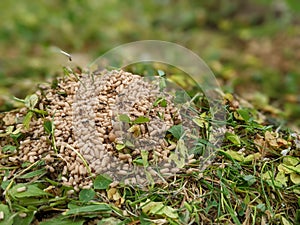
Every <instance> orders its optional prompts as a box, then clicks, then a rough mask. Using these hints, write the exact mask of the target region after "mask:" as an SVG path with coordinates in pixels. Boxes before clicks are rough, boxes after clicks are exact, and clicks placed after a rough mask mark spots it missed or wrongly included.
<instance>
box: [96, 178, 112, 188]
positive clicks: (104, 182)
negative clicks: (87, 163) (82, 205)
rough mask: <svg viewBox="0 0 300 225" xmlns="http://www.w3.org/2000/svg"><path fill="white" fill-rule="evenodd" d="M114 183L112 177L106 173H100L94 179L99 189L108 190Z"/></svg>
mask: <svg viewBox="0 0 300 225" xmlns="http://www.w3.org/2000/svg"><path fill="white" fill-rule="evenodd" d="M111 183H112V179H111V178H110V177H108V176H106V175H98V176H97V177H96V179H95V181H94V188H95V189H99V190H106V189H107V188H109V185H110V184H111Z"/></svg>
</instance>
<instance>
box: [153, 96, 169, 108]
mask: <svg viewBox="0 0 300 225" xmlns="http://www.w3.org/2000/svg"><path fill="white" fill-rule="evenodd" d="M158 105H159V106H161V107H167V100H166V99H165V98H162V97H158V98H157V99H156V100H155V102H153V106H154V107H156V106H158Z"/></svg>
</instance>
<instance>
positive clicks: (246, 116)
mask: <svg viewBox="0 0 300 225" xmlns="http://www.w3.org/2000/svg"><path fill="white" fill-rule="evenodd" d="M237 112H238V114H239V115H240V116H241V117H242V118H243V120H244V121H246V122H248V121H249V120H250V118H251V116H250V112H249V110H247V109H238V110H237Z"/></svg>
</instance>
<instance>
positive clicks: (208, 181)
mask: <svg viewBox="0 0 300 225" xmlns="http://www.w3.org/2000/svg"><path fill="white" fill-rule="evenodd" d="M0 7H1V8H2V9H5V10H3V12H2V13H1V15H0V26H1V29H0V41H1V45H0V51H1V52H2V53H3V54H1V55H0V79H1V82H0V93H1V96H0V110H1V111H2V112H7V111H11V113H12V116H7V113H5V114H1V115H0V130H1V133H0V140H1V155H0V160H1V167H0V169H1V175H0V177H1V205H0V207H1V208H0V217H4V218H3V219H2V220H0V224H12V223H13V224H31V223H35V224H38V223H39V222H41V221H43V223H41V224H44V225H45V224H53V223H57V224H84V223H85V224H88V223H90V224H97V223H98V224H109V223H110V224H118V223H123V224H139V223H140V224H151V223H152V224H193V223H194V224H201V223H202V224H265V223H269V224H298V223H300V220H299V218H300V216H299V200H298V199H299V195H300V190H299V175H300V172H299V150H300V141H299V134H298V133H297V132H296V131H297V130H299V124H300V120H299V112H300V108H299V105H300V104H299V103H300V100H299V99H300V97H299V96H300V90H299V86H300V67H299V66H298V62H299V59H300V55H299V48H300V39H299V37H300V29H299V17H297V14H298V13H297V12H299V3H297V2H295V1H293V0H286V1H263V0H256V1H226V0H223V1H209V2H203V3H201V2H199V3H198V2H188V1H176V3H175V2H171V1H148V2H147V3H140V2H137V1H126V2H124V1H117V0H116V1H110V2H105V1H104V2H102V1H101V2H99V1H73V2H65V3H61V2H60V1H52V2H51V3H41V2H40V1H35V0H34V1H31V3H30V4H28V3H26V2H24V1H18V2H15V1H14V2H13V1H2V2H1V3H0ZM297 10H298V11H297ZM174 18H176V20H174ZM143 39H159V40H166V41H172V42H176V43H179V44H182V45H183V46H185V47H188V48H190V49H191V50H192V51H194V52H195V53H197V54H198V55H199V56H200V57H202V58H203V59H204V61H205V62H206V63H207V64H208V65H209V67H210V68H211V69H212V71H213V72H214V74H215V75H216V77H217V78H218V81H219V82H220V87H221V88H222V90H223V91H224V93H225V94H224V95H223V103H224V105H223V106H224V109H226V112H227V121H226V122H227V123H226V132H227V133H226V135H225V139H224V142H223V145H222V147H221V148H217V149H216V153H217V155H216V157H215V158H214V161H213V162H212V163H211V164H210V165H209V167H207V168H206V170H205V171H203V172H199V171H197V170H194V169H195V168H198V166H199V165H198V164H197V162H196V163H192V164H190V165H187V166H186V167H185V169H186V171H185V172H184V173H183V172H182V173H178V174H177V175H176V176H172V177H171V178H170V179H169V180H168V183H166V184H160V185H158V184H155V185H150V186H149V187H147V189H144V188H137V187H132V186H130V185H124V184H118V185H117V186H115V185H116V184H115V183H111V182H112V181H111V180H110V179H108V178H106V177H102V176H96V175H95V176H94V177H93V178H91V180H92V181H93V183H92V184H91V183H88V182H87V184H86V185H91V189H89V190H82V189H81V188H82V187H79V186H78V187H76V188H75V189H76V190H73V188H72V187H71V188H70V187H68V186H66V185H64V184H62V183H63V182H62V177H63V176H64V175H62V173H65V171H63V164H62V163H63V160H62V159H61V157H60V156H59V154H57V153H56V152H55V148H54V146H55V145H53V139H52V138H51V137H52V136H54V135H53V133H52V132H53V131H54V130H52V126H51V123H50V122H51V118H50V117H49V118H48V120H47V121H50V122H46V123H45V124H44V121H43V120H42V119H43V118H44V115H43V113H44V112H43V110H44V109H43V110H42V111H34V110H33V111H32V109H30V104H31V103H28V102H27V107H25V108H24V103H21V102H20V101H15V100H13V98H12V96H16V97H18V98H20V99H24V98H25V97H26V96H32V94H33V93H34V92H35V91H36V90H37V88H36V85H37V83H38V82H45V80H48V81H50V82H52V81H53V80H55V79H54V77H55V76H56V75H59V76H60V77H62V76H64V75H63V74H65V75H66V73H68V70H66V68H64V69H62V68H63V67H62V65H66V66H71V68H72V69H73V70H74V71H75V72H77V73H80V70H79V69H78V68H77V69H76V66H79V67H85V66H86V65H87V64H88V63H90V62H91V61H92V60H93V59H95V58H96V57H98V56H99V55H101V54H103V53H104V52H105V51H107V50H109V49H110V48H112V47H116V46H118V45H119V44H123V43H127V42H130V41H137V40H143ZM53 46H55V47H59V48H61V49H63V50H65V51H67V52H71V53H73V52H74V53H76V52H80V54H73V56H74V58H73V61H72V62H68V58H67V57H64V56H63V55H60V54H59V53H57V51H55V49H56V48H53ZM53 50H54V51H53ZM56 50H57V49H56ZM126 69H127V70H128V71H131V72H134V73H137V74H141V75H142V74H146V75H147V74H148V75H149V73H155V74H156V73H157V70H163V71H165V72H166V74H168V75H170V76H172V75H176V76H177V77H178V74H181V76H182V77H183V78H182V79H177V81H178V82H179V84H180V85H181V86H183V87H184V88H186V89H187V90H188V92H189V94H190V95H191V97H193V96H194V95H195V94H196V92H195V89H193V88H191V89H188V87H186V86H185V85H186V80H185V79H184V75H183V74H182V73H181V72H180V71H178V70H176V69H175V68H173V67H167V66H165V65H149V66H147V65H146V66H145V65H133V66H131V67H128V68H126ZM176 76H175V77H176ZM179 77H180V76H179ZM53 84H54V86H53V87H55V82H54V83H53ZM29 99H30V98H27V101H28V100H29ZM33 102H34V101H33ZM20 108H23V111H21V113H20V116H21V117H20V118H19V119H17V121H16V120H15V119H16V117H15V116H13V115H15V114H16V113H18V112H19V111H20ZM39 110H41V109H40V108H39ZM28 111H31V112H32V113H29V115H28V114H27V113H28ZM24 115H28V116H27V119H25V120H24V118H23V116H24ZM201 115H202V117H201ZM199 116H200V118H201V120H200V121H201V123H204V124H209V123H210V122H212V121H211V120H210V119H211V118H210V116H211V115H209V114H206V115H205V114H200V115H199ZM30 118H31V119H32V120H35V119H37V118H41V119H40V122H38V123H40V124H39V126H40V131H39V132H44V135H43V136H44V140H45V144H44V146H42V148H45V152H47V151H49V153H50V155H52V156H53V157H51V158H39V159H38V160H34V156H35V155H34V153H31V154H32V155H31V160H30V155H28V162H27V163H20V162H19V161H18V160H19V159H18V156H20V155H18V154H19V153H18V152H19V150H20V148H19V144H20V141H22V140H24V138H26V137H28V136H29V134H27V133H26V132H27V131H26V129H23V128H22V126H27V125H28V121H29V119H30ZM197 119H199V118H197ZM26 121H27V122H26ZM16 122H17V123H19V125H18V126H16ZM198 122H199V121H198ZM38 123H37V124H38ZM22 124H23V125H22ZM201 126H202V127H201ZM201 126H200V128H199V129H201V130H202V131H203V129H204V128H205V126H203V125H201ZM18 128H20V129H18ZM32 131H33V132H34V129H32ZM39 132H37V133H39ZM204 133H205V131H204ZM21 134H22V135H21ZM30 135H31V134H30ZM202 137H203V136H202ZM25 143H26V142H25ZM25 143H24V144H25ZM207 144H208V143H207V138H204V139H203V138H200V137H199V146H200V148H203V149H205V147H206V146H207ZM40 147H41V146H40ZM30 150H32V148H30V147H29V148H28V150H26V151H28V153H30ZM72 152H73V151H71V150H70V155H68V157H70V158H71V159H72V158H73V157H76V155H77V154H76V153H74V152H73V153H72ZM77 156H78V155H77ZM22 157H24V155H23V156H22ZM8 161H9V163H8ZM78 161H80V159H78ZM46 165H47V166H46ZM54 169H55V172H53V170H54ZM189 169H190V170H189ZM81 170H82V171H83V170H84V169H81ZM187 171H188V172H187ZM75 186H76V185H75ZM47 219H49V221H48V222H47ZM88 221H90V222H88ZM108 221H109V222H108Z"/></svg>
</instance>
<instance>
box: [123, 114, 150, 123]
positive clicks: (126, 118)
mask: <svg viewBox="0 0 300 225" xmlns="http://www.w3.org/2000/svg"><path fill="white" fill-rule="evenodd" d="M119 121H121V122H124V123H129V124H130V125H134V124H141V123H147V122H149V121H150V119H149V118H148V117H145V116H139V117H138V118H136V119H135V120H133V121H132V120H131V119H130V117H129V116H128V115H126V114H121V115H119Z"/></svg>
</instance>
